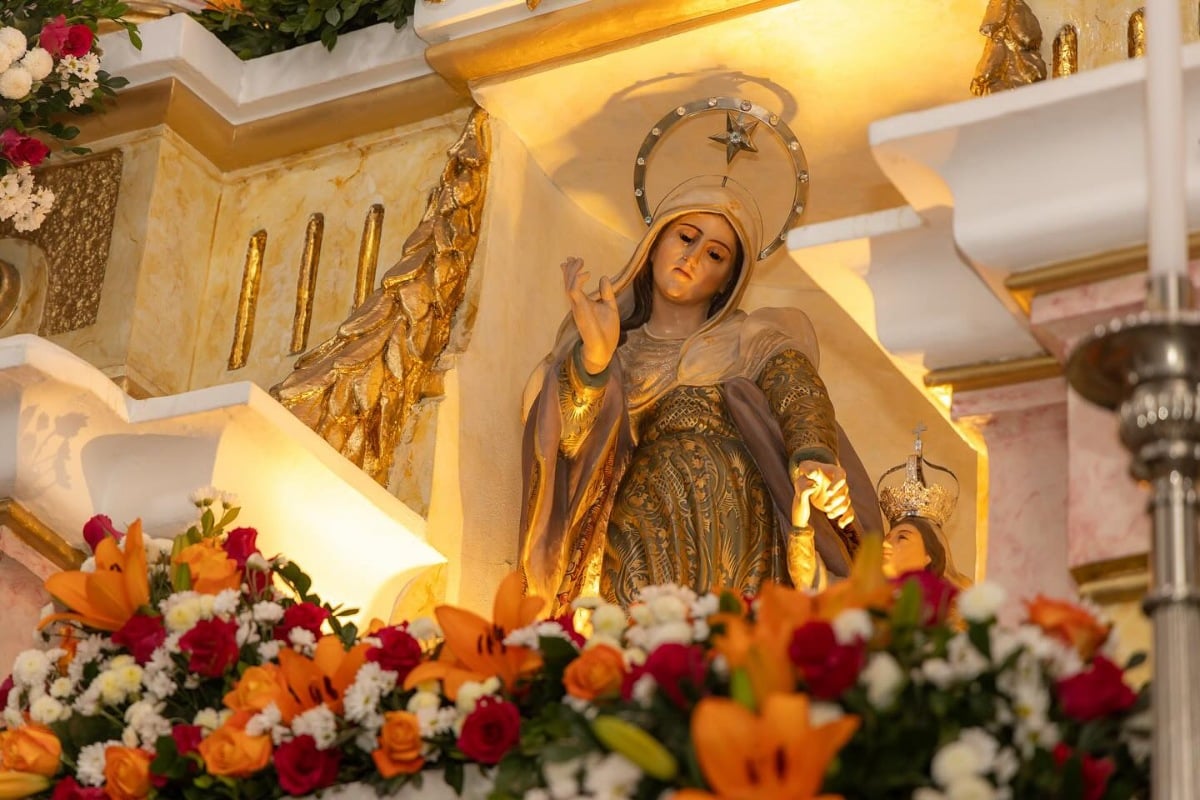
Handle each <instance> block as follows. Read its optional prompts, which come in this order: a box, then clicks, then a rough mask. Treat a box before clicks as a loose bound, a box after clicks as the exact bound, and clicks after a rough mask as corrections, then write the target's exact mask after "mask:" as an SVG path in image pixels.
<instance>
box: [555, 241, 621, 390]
mask: <svg viewBox="0 0 1200 800" xmlns="http://www.w3.org/2000/svg"><path fill="white" fill-rule="evenodd" d="M562 272H563V283H564V284H565V285H566V290H567V299H568V300H570V302H571V316H572V317H573V318H574V320H575V327H576V328H578V329H579V338H580V340H581V342H582V352H581V355H582V357H583V366H584V368H585V369H586V370H587V371H588V372H589V373H590V374H592V375H598V374H599V373H601V372H603V371H604V370H605V369H606V368H607V367H608V364H609V362H610V361H612V357H613V353H615V352H617V342H618V341H620V338H621V312H620V311H619V310H618V308H617V298H616V295H615V294H614V293H613V288H612V283H611V282H610V281H609V280H608V277H607V276H606V277H603V278H601V279H600V296H599V297H597V298H595V299H592V298H591V297H589V296H588V295H587V293H586V292H584V291H583V287H584V284H586V283H587V281H588V278H589V277H590V275H589V273H588V271H587V270H585V269H584V268H583V259H582V258H576V257H574V256H572V257H571V258H568V259H567V260H566V261H564V262H563V263H562Z"/></svg>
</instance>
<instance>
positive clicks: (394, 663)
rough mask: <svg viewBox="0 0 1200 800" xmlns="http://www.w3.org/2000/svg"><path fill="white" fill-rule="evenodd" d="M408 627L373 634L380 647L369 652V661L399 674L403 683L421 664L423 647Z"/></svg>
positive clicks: (395, 627)
mask: <svg viewBox="0 0 1200 800" xmlns="http://www.w3.org/2000/svg"><path fill="white" fill-rule="evenodd" d="M406 628H407V625H404V626H394V627H391V628H382V629H380V630H378V631H376V632H375V633H373V634H371V635H372V636H374V637H375V638H376V639H378V640H379V647H372V648H371V649H370V650H368V651H367V661H374V662H375V663H376V664H378V665H379V666H380V667H382V668H383V669H387V670H391V671H392V672H396V673H398V674H399V676H400V678H399V682H400V683H403V682H404V679H405V678H407V677H408V673H410V672H412V670H413V667H415V666H417V664H420V663H421V645H420V644H418V643H417V640H416V639H414V638H413V637H412V635H411V634H410V633H409V632H408V630H407V629H406Z"/></svg>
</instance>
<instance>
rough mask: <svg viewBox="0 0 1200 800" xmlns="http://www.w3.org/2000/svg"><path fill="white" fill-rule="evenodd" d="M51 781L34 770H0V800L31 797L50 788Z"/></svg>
mask: <svg viewBox="0 0 1200 800" xmlns="http://www.w3.org/2000/svg"><path fill="white" fill-rule="evenodd" d="M51 783H52V781H51V780H50V779H49V778H47V777H46V776H45V775H38V774H37V773H36V772H12V771H5V772H0V800H10V798H12V800H16V798H19V797H31V796H33V795H35V794H37V793H38V792H44V791H46V790H47V789H49V788H50V784H51Z"/></svg>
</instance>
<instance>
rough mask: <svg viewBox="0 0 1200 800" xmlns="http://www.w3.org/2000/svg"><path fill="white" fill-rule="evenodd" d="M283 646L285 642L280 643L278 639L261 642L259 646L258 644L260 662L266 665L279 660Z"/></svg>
mask: <svg viewBox="0 0 1200 800" xmlns="http://www.w3.org/2000/svg"><path fill="white" fill-rule="evenodd" d="M282 646H283V642H281V641H279V640H278V639H272V640H270V641H268V642H259V644H258V658H259V660H260V661H261V662H262V663H264V664H266V663H269V662H272V661H274V660H275V659H277V658H279V648H281V647H282Z"/></svg>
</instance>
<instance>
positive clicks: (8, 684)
mask: <svg viewBox="0 0 1200 800" xmlns="http://www.w3.org/2000/svg"><path fill="white" fill-rule="evenodd" d="M12 690H13V677H12V675H9V676H8V677H7V678H5V679H4V683H0V708H4V707H5V706H7V705H8V695H9V692H11V691H12Z"/></svg>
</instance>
